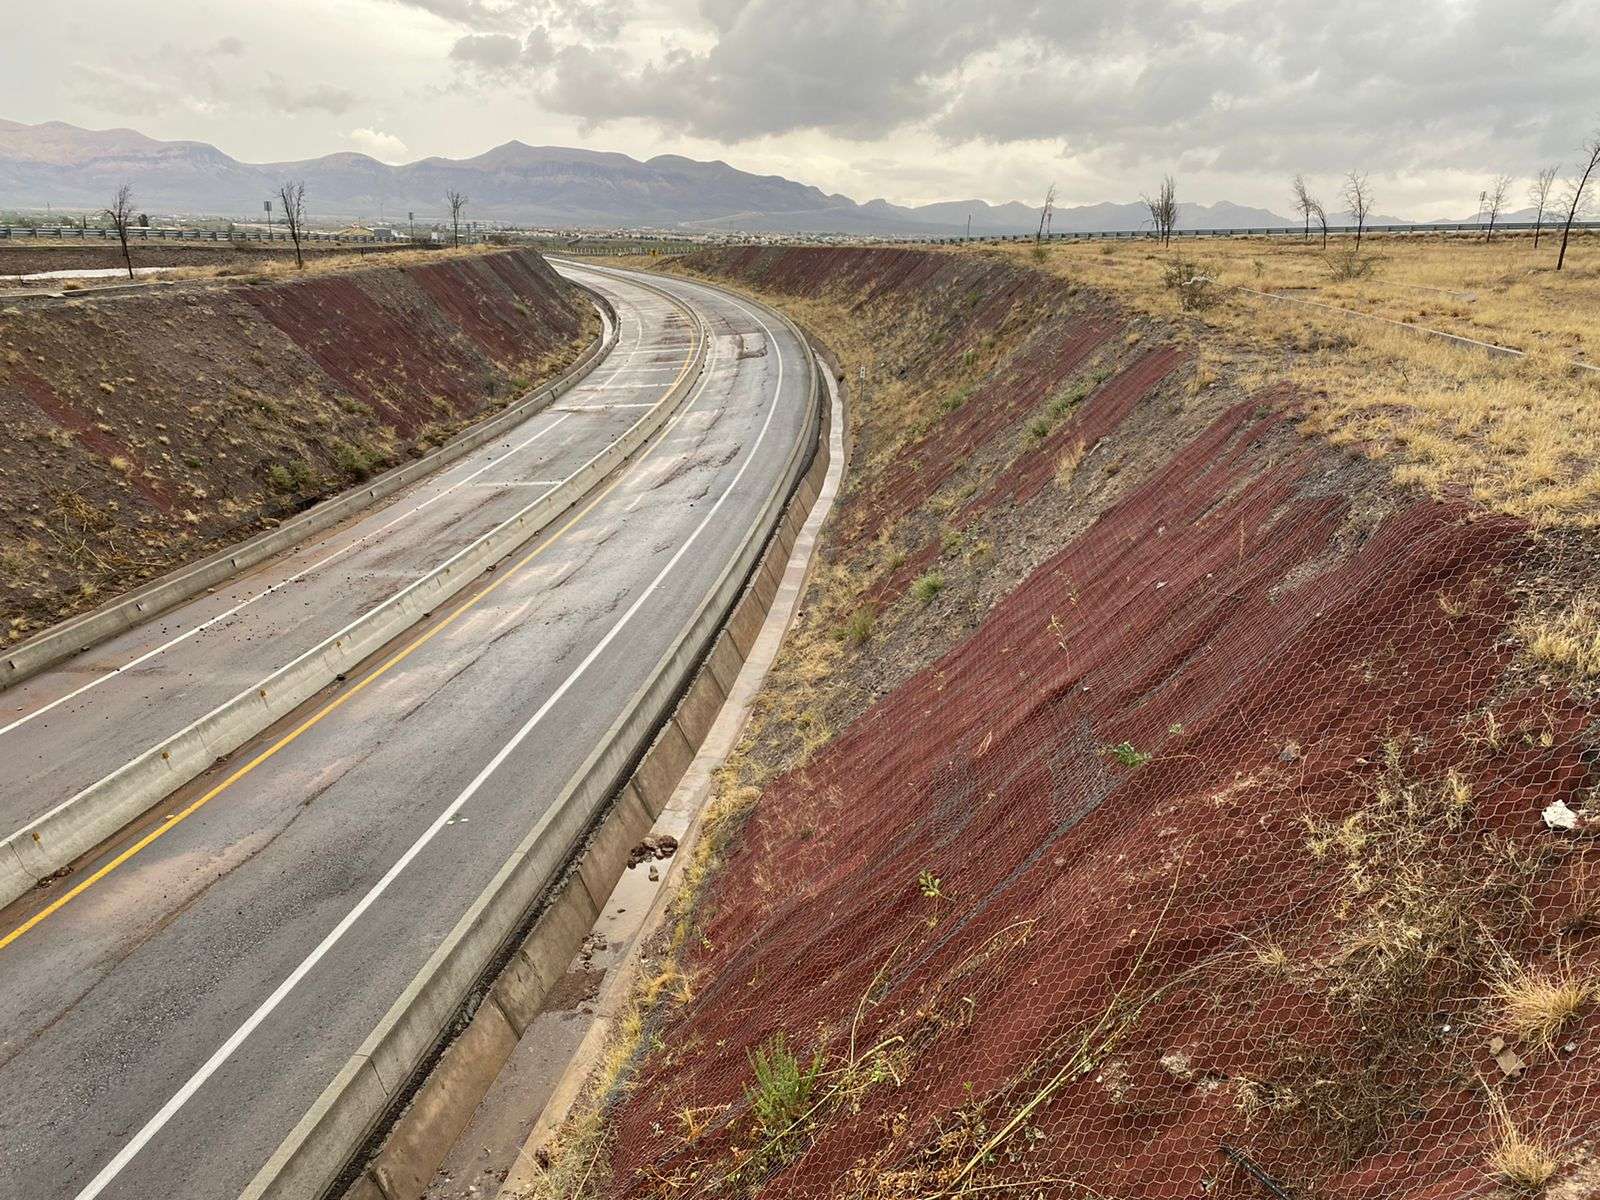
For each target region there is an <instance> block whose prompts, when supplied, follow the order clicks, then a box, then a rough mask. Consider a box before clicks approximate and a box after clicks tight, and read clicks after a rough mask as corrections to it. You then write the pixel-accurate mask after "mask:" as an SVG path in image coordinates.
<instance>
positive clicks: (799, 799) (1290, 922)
mask: <svg viewBox="0 0 1600 1200" xmlns="http://www.w3.org/2000/svg"><path fill="white" fill-rule="evenodd" d="M688 265H689V267H690V268H691V269H695V270H699V271H702V272H705V273H707V274H710V275H713V276H718V277H722V278H724V279H730V280H732V281H734V282H735V283H738V284H742V285H744V286H747V287H750V288H752V289H756V290H759V291H760V292H761V293H762V294H763V295H765V296H766V297H767V298H769V299H772V300H775V301H776V302H779V303H783V304H786V305H787V306H788V307H789V308H790V309H791V311H793V312H795V313H796V315H797V316H799V317H800V318H801V319H802V320H803V321H806V322H807V323H808V324H810V325H811V327H812V328H813V329H814V330H816V331H817V332H819V333H821V334H822V335H823V336H824V337H826V338H827V339H828V340H829V341H830V342H831V343H832V345H833V347H834V349H835V350H836V351H837V352H838V354H839V356H840V359H841V367H842V368H843V372H842V373H843V374H845V375H846V376H847V378H848V379H849V380H850V382H851V383H852V385H854V386H855V390H856V398H855V405H856V407H855V416H856V419H857V425H856V428H855V433H856V437H857V441H856V460H855V463H854V466H853V471H852V475H853V478H852V480H851V482H850V484H849V486H848V487H847V491H846V494H845V495H844V497H843V499H842V502H841V507H840V508H839V509H838V510H836V514H835V517H834V518H833V522H832V524H831V527H830V528H831V533H830V536H829V541H828V545H827V547H826V549H825V552H824V558H825V561H824V563H823V564H822V566H821V567H820V568H819V574H818V578H817V580H816V583H815V584H814V590H813V592H812V594H811V596H810V598H809V600H808V603H807V608H806V612H805V614H804V615H803V617H802V620H801V622H800V624H799V626H798V627H797V629H796V630H795V632H794V634H793V635H792V636H791V640H790V642H789V644H788V646H787V648H786V650H785V652H784V654H783V656H782V657H781V659H780V663H779V667H778V671H777V675H776V677H775V679H774V680H773V682H772V683H771V684H770V685H769V688H768V691H767V693H766V695H765V696H764V698H763V700H762V702H761V704H760V707H759V708H758V718H757V722H756V724H755V726H754V728H753V729H752V732H751V735H750V737H749V738H748V739H747V741H746V743H745V745H744V746H743V747H742V749H741V753H740V756H739V758H738V759H737V761H736V762H735V763H734V764H733V765H732V766H731V767H730V769H729V771H728V772H727V778H726V779H725V781H724V787H723V792H722V795H721V798H720V800H719V801H718V807H717V810H716V812H715V813H714V815H713V818H712V821H711V823H710V825H709V827H708V833H707V837H706V840H705V842H704V844H703V848H702V856H701V858H700V860H699V861H698V862H697V863H696V867H695V870H694V871H693V872H692V873H691V877H692V880H693V884H692V887H691V889H690V892H689V893H688V897H687V900H686V903H685V905H684V909H683V912H682V913H681V914H680V919H679V922H678V925H677V928H676V930H675V934H674V944H673V945H672V946H671V947H667V948H664V949H665V950H666V951H667V953H668V958H667V965H666V967H665V968H664V969H663V971H662V973H661V974H660V975H659V976H658V977H657V978H656V979H654V980H653V981H652V982H651V985H650V987H649V989H648V991H647V999H649V1000H651V1001H654V1003H653V1004H649V1005H647V1006H646V1007H645V1008H644V1010H643V1011H642V1014H641V1016H642V1024H641V1035H640V1038H639V1042H638V1045H637V1047H636V1049H635V1050H634V1052H633V1054H632V1056H631V1058H630V1060H629V1062H628V1064H627V1068H626V1070H625V1071H624V1073H623V1075H622V1077H621V1080H622V1082H621V1084H620V1086H619V1087H618V1088H617V1089H616V1090H614V1091H612V1092H611V1093H610V1094H609V1099H608V1103H607V1106H606V1117H607V1119H606V1121H605V1122H604V1123H603V1124H601V1125H600V1126H599V1127H598V1134H597V1135H596V1133H595V1130H594V1129H592V1128H591V1130H590V1139H589V1140H581V1139H580V1138H579V1135H578V1134H576V1133H575V1134H574V1135H573V1136H574V1138H575V1141H574V1143H573V1144H572V1145H570V1146H569V1151H570V1152H569V1154H568V1155H567V1156H566V1157H565V1158H562V1157H560V1156H558V1159H557V1161H556V1163H555V1165H554V1167H553V1169H552V1172H551V1175H550V1179H549V1181H548V1182H549V1185H550V1188H551V1191H552V1194H571V1193H572V1192H573V1191H574V1190H575V1189H578V1190H593V1191H595V1192H597V1193H601V1194H608V1195H616V1196H657V1195H660V1196H696V1195H740V1194H766V1195H785V1196H790V1195H792V1196H814V1197H823V1196H829V1197H832V1196H860V1197H873V1198H890V1197H894V1198H899V1197H912V1196H918V1197H933V1196H957V1195H960V1196H988V1195H1005V1196H1092V1197H1128V1198H1132V1197H1141V1198H1142V1197H1163V1196H1164V1197H1192V1196H1200V1195H1206V1196H1233V1197H1241V1198H1243V1197H1261V1196H1266V1195H1279V1196H1284V1195H1292V1196H1339V1197H1357V1196H1361V1197H1378V1196H1400V1195H1404V1196H1416V1197H1423V1196H1426V1197H1439V1198H1441V1200H1442V1198H1444V1197H1454V1196H1462V1195H1495V1194H1499V1195H1513V1194H1534V1193H1544V1194H1548V1195H1551V1196H1557V1195H1560V1196H1574V1197H1575V1196H1581V1195H1588V1194H1591V1192H1592V1189H1593V1188H1594V1186H1595V1185H1596V1176H1595V1168H1594V1166H1593V1163H1592V1160H1591V1158H1590V1154H1591V1148H1590V1147H1589V1145H1588V1143H1587V1142H1586V1140H1585V1138H1586V1136H1587V1131H1588V1130H1589V1129H1590V1128H1591V1127H1592V1126H1593V1124H1594V1120H1595V1117H1596V1115H1597V1114H1600V1060H1597V1059H1596V1058H1595V1055H1594V1050H1593V1046H1592V1041H1593V1037H1594V1034H1595V1031H1596V1017H1595V1015H1594V1006H1595V1001H1596V998H1597V992H1596V989H1595V983H1594V981H1595V979H1596V972H1597V967H1600V939H1597V934H1600V892H1597V890H1596V887H1597V884H1600V877H1597V876H1596V874H1595V871H1596V865H1595V864H1596V858H1597V857H1600V855H1597V851H1596V843H1595V841H1594V840H1593V836H1592V832H1586V830H1587V831H1592V830H1593V829H1594V825H1593V824H1592V821H1593V817H1592V816H1591V815H1590V814H1591V812H1592V810H1593V808H1594V807H1595V806H1594V804H1593V800H1592V788H1593V786H1594V780H1593V764H1594V762H1595V745H1594V734H1593V729H1594V727H1595V725H1594V719H1595V710H1594V704H1593V699H1594V695H1593V690H1592V686H1591V684H1590V682H1589V681H1588V679H1587V677H1586V676H1585V674H1584V666H1583V663H1584V660H1583V659H1582V657H1581V656H1575V655H1566V654H1561V653H1554V652H1551V653H1543V654H1542V655H1541V658H1542V661H1540V660H1539V659H1536V658H1535V657H1534V656H1533V655H1531V654H1530V653H1529V650H1528V644H1529V642H1530V640H1532V641H1535V642H1536V641H1537V638H1538V635H1539V633H1540V631H1543V632H1546V633H1548V632H1550V631H1551V630H1552V628H1555V627H1556V626H1559V627H1560V628H1568V627H1569V626H1570V628H1573V629H1579V630H1581V629H1582V628H1584V626H1583V623H1582V621H1583V618H1582V616H1581V613H1580V614H1579V615H1578V616H1577V617H1574V616H1573V612H1574V610H1573V609H1572V608H1571V606H1570V598H1571V596H1572V594H1573V593H1574V590H1575V589H1576V590H1579V591H1581V590H1582V589H1583V588H1585V587H1587V586H1589V585H1590V584H1591V583H1592V582H1593V581H1592V579H1591V578H1590V577H1589V576H1590V575H1591V574H1592V567H1591V563H1592V548H1591V547H1589V545H1588V544H1587V542H1586V541H1585V536H1586V535H1583V536H1580V535H1577V534H1570V533H1563V532H1562V531H1559V530H1556V531H1545V532H1542V533H1536V532H1534V531H1532V530H1530V529H1529V528H1528V527H1527V526H1526V525H1524V524H1523V523H1522V522H1520V521H1519V520H1518V519H1516V518H1515V517H1513V516H1509V515H1496V514H1490V513H1486V512H1485V511H1483V510H1481V509H1478V508H1475V507H1474V506H1472V505H1471V504H1470V503H1469V502H1467V501H1465V500H1451V499H1441V498H1435V497H1432V496H1428V495H1423V494H1420V493H1417V492H1412V491H1404V490H1401V489H1398V488H1396V487H1395V486H1394V484H1393V483H1392V481H1391V480H1390V478H1389V476H1388V472H1387V471H1386V470H1383V469H1380V467H1378V466H1376V465H1374V464H1373V463H1371V462H1369V461H1367V460H1365V459H1364V458H1362V457H1361V456H1360V455H1359V454H1354V453H1349V452H1347V453H1340V452H1337V451H1334V450H1332V449H1330V448H1328V447H1327V446H1326V444H1325V443H1323V442H1321V441H1320V440H1317V439H1315V438H1308V437H1306V436H1304V435H1303V434H1302V433H1301V432H1300V430H1299V429H1298V428H1297V412H1296V407H1295V404H1294V401H1293V398H1292V396H1290V395H1288V394H1285V393H1267V394H1260V393H1251V394H1245V393H1242V392H1240V391H1239V390H1238V389H1236V388H1234V387H1233V386H1231V385H1230V384H1229V383H1228V381H1227V379H1226V377H1225V376H1224V377H1223V378H1222V379H1220V380H1218V381H1213V380H1212V379H1209V378H1207V376H1208V375H1210V374H1211V373H1210V372H1209V371H1208V372H1207V373H1206V374H1205V375H1201V374H1196V372H1195V369H1194V366H1193V364H1192V362H1190V361H1189V360H1188V358H1187V357H1186V356H1185V355H1184V354H1182V353H1180V352H1178V351H1176V350H1175V349H1174V348H1173V346H1172V344H1171V340H1170V338H1169V337H1168V333H1169V332H1170V331H1169V330H1167V329H1166V328H1164V327H1163V326H1161V325H1159V324H1156V323H1153V322H1151V321H1150V320H1149V319H1148V318H1145V319H1141V320H1138V321H1130V320H1128V319H1127V318H1126V317H1125V316H1124V315H1122V314H1120V313H1118V312H1117V311H1116V310H1115V308H1114V307H1113V306H1110V305H1108V304H1107V303H1105V302H1104V301H1103V300H1101V299H1100V298H1098V297H1096V296H1094V295H1093V294H1090V293H1086V292H1082V291H1080V290H1078V289H1077V288H1075V287H1074V286H1073V285H1072V284H1071V283H1070V282H1068V281H1064V280H1061V279H1059V278H1049V277H1046V276H1044V275H1042V274H1039V273H1036V272H1034V271H1032V270H1030V269H1028V268H1027V267H1025V266H1023V265H1021V264H1018V263H1017V262H1015V261H1014V260H1011V261H1006V260H1001V259H998V258H977V257H972V256H946V255H939V254H930V253H924V252H916V251H893V250H859V251H858V250H826V251H824V250H788V251H760V252H756V251H748V252H725V253H720V254H715V255H702V256H696V257H694V258H691V259H690V260H689V263H688ZM863 368H865V370H864V371H863ZM1551 611H1557V612H1562V613H1565V614H1566V615H1565V616H1563V617H1561V618H1559V620H1557V622H1556V626H1552V625H1551V624H1550V622H1549V620H1547V619H1546V618H1545V617H1544V616H1542V614H1546V613H1549V612H1551ZM1563 621H1564V622H1567V623H1568V625H1561V622H1563ZM1574 621H1576V624H1572V622H1574ZM1577 640H1578V641H1580V642H1581V641H1582V637H1581V636H1578V637H1577ZM1557 804H1559V805H1561V806H1563V808H1561V809H1552V810H1551V811H1552V812H1553V813H1554V814H1555V819H1554V820H1553V821H1552V820H1550V819H1547V818H1546V817H1545V816H1544V815H1543V814H1544V813H1545V811H1546V809H1547V808H1549V807H1550V806H1552V805H1557ZM1562 811H1565V812H1567V813H1568V814H1569V815H1574V819H1573V821H1571V822H1570V823H1571V824H1573V825H1575V826H1576V828H1575V829H1573V830H1567V829H1563V828H1560V827H1559V826H1561V825H1563V824H1567V823H1568V822H1567V820H1566V818H1565V817H1562V816H1561V812H1562ZM1552 825H1555V826H1557V827H1555V828H1553V827H1552Z"/></svg>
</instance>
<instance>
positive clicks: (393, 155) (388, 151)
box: [345, 129, 409, 163]
mask: <svg viewBox="0 0 1600 1200" xmlns="http://www.w3.org/2000/svg"><path fill="white" fill-rule="evenodd" d="M345 136H346V137H347V138H348V139H349V141H350V144H351V145H352V146H354V147H355V148H356V149H357V150H359V151H361V153H363V154H370V155H371V156H372V157H373V158H375V159H377V160H378V161H379V162H386V163H399V162H405V161H406V158H407V155H408V153H409V152H408V151H407V150H406V144H405V143H404V142H402V141H401V140H400V139H399V138H397V137H395V135H394V134H392V133H384V132H383V131H382V130H380V129H352V130H351V131H350V132H349V133H348V134H346V135H345Z"/></svg>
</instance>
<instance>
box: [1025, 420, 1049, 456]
mask: <svg viewBox="0 0 1600 1200" xmlns="http://www.w3.org/2000/svg"><path fill="white" fill-rule="evenodd" d="M1049 436H1050V421H1049V419H1048V418H1046V417H1035V418H1034V419H1033V420H1032V421H1030V422H1029V423H1028V432H1027V435H1026V436H1025V437H1024V439H1023V440H1024V441H1025V442H1026V443H1027V445H1028V448H1029V449H1030V450H1031V449H1033V448H1034V447H1036V446H1038V445H1039V444H1040V443H1042V442H1043V441H1044V440H1045V438H1047V437H1049Z"/></svg>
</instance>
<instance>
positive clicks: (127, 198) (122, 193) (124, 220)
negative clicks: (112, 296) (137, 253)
mask: <svg viewBox="0 0 1600 1200" xmlns="http://www.w3.org/2000/svg"><path fill="white" fill-rule="evenodd" d="M106 216H107V217H108V218H110V221H111V225H112V227H113V228H114V229H115V230H116V231H117V241H119V242H121V243H122V261H123V263H124V264H126V266H127V268H128V278H129V279H132V278H133V254H132V252H131V251H129V249H128V227H129V226H130V225H132V224H133V185H132V184H131V183H125V184H123V185H122V186H121V187H119V188H118V189H117V194H116V197H115V198H114V199H113V200H112V201H111V207H110V208H108V209H106Z"/></svg>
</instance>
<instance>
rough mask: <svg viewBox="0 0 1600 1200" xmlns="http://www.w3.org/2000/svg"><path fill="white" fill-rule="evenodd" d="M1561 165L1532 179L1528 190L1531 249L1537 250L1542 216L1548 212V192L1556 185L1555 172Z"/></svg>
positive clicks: (1541, 227)
mask: <svg viewBox="0 0 1600 1200" xmlns="http://www.w3.org/2000/svg"><path fill="white" fill-rule="evenodd" d="M1559 170H1561V164H1560V163H1556V164H1555V165H1553V166H1549V167H1546V168H1545V169H1544V170H1542V171H1540V172H1539V173H1538V174H1537V175H1535V176H1534V177H1533V183H1532V185H1531V186H1530V187H1529V188H1528V203H1529V204H1531V205H1533V248H1534V249H1535V250H1537V249H1538V248H1539V235H1540V234H1541V233H1542V232H1543V231H1544V216H1545V214H1546V213H1547V212H1549V211H1550V191H1551V189H1552V188H1554V187H1555V185H1556V172H1558V171H1559Z"/></svg>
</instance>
